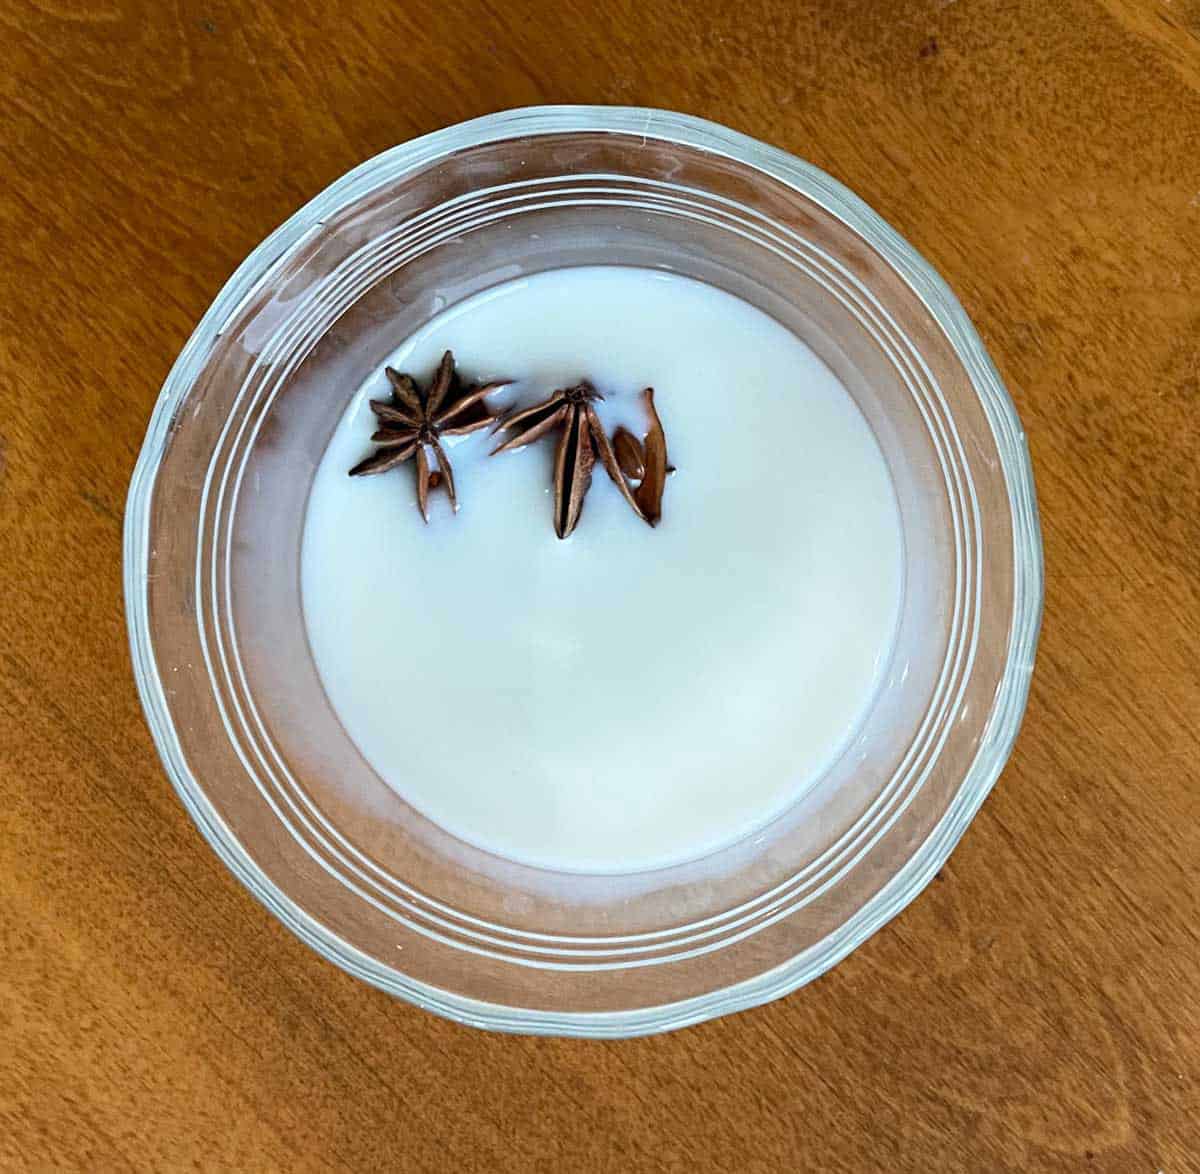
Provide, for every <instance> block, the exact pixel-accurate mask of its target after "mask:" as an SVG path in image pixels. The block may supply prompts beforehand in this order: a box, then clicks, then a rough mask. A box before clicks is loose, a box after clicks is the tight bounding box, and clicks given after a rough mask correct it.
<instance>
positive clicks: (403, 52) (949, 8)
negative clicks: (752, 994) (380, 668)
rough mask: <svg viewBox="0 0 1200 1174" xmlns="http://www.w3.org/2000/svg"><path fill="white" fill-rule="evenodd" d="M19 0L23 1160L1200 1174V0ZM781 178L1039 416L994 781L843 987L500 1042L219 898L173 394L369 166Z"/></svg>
mask: <svg viewBox="0 0 1200 1174" xmlns="http://www.w3.org/2000/svg"><path fill="white" fill-rule="evenodd" d="M338 7H339V6H334V5H325V4H317V3H313V2H312V0H289V2H286V3H285V2H284V0H267V2H263V3H258V4H254V5H243V6H239V5H233V4H228V3H217V2H213V3H201V2H199V0H196V2H188V3H166V2H163V0H144V2H142V0H107V3H105V4H97V5H83V4H71V3H68V0H40V2H38V3H22V2H17V0H3V2H2V3H0V101H2V103H3V122H2V126H3V136H2V143H0V146H2V150H3V158H4V182H3V184H2V185H0V274H2V275H3V299H2V307H0V315H2V319H0V946H2V947H3V956H2V962H0V1168H3V1169H5V1170H10V1169H11V1170H88V1171H102V1170H123V1169H137V1170H150V1169H155V1170H181V1169H193V1168H195V1169H235V1170H256V1171H257V1170H276V1169H278V1170H284V1169H286V1170H331V1169H332V1170H358V1169H362V1170H375V1169H398V1170H399V1169H402V1170H450V1169H452V1170H466V1171H471V1170H487V1171H540V1170H547V1171H566V1170H571V1171H573V1170H589V1171H590V1170H619V1171H626V1170H631V1169H646V1170H680V1171H684V1170H686V1171H696V1170H733V1169H736V1170H740V1171H748V1172H759V1171H789V1172H791V1171H799V1170H813V1171H864V1170H868V1171H872V1170H882V1171H923V1172H924V1171H933V1170H955V1171H957V1170H970V1171H1018V1170H1038V1171H1042V1170H1047V1171H1058V1170H1062V1171H1080V1170H1083V1171H1113V1172H1118V1171H1119V1172H1122V1174H1125V1172H1128V1171H1139V1172H1140V1171H1146V1172H1148V1174H1154V1171H1158V1170H1162V1171H1165V1172H1167V1174H1176V1172H1181V1171H1194V1170H1197V1169H1200V1125H1198V1121H1200V940H1198V937H1197V925H1198V924H1200V885H1198V882H1197V862H1198V861H1200V800H1198V798H1197V796H1198V795H1200V739H1198V735H1197V730H1198V728H1200V721H1198V719H1200V471H1198V470H1200V432H1198V424H1197V419H1198V415H1200V293H1198V291H1200V3H1197V2H1196V0H1055V2H1053V3H1047V2H1046V0H908V2H902V0H886V2H882V0H881V2H877V3H873V4H863V3H860V2H857V0H828V2H825V3H819V4H818V3H797V2H796V0H746V2H744V3H739V4H722V3H719V2H718V0H699V2H698V3H696V4H693V5H691V6H688V5H682V4H677V3H674V2H673V0H670V2H669V0H638V2H636V3H635V0H607V3H604V4H600V5H597V4H595V3H594V0H555V2H554V3H551V2H550V0H544V2H542V0H505V2H504V3H498V2H497V0H444V2H442V3H439V4H420V5H418V4H401V5H396V4H393V3H389V2H387V0H368V2H366V3H360V4H357V5H352V6H349V8H350V12H349V14H347V13H345V12H340V13H339V11H338ZM549 101H557V102H576V101H577V102H619V103H635V104H647V105H655V106H663V107H672V108H676V109H679V110H684V111H688V112H691V113H695V114H700V115H704V116H706V117H709V118H714V119H717V120H719V121H722V122H725V123H728V124H730V125H732V126H734V127H737V128H738V129H741V130H743V131H746V132H748V133H750V134H752V135H755V136H758V137H760V138H764V139H767V140H770V141H772V142H775V143H777V144H779V145H780V146H782V147H785V148H787V149H789V150H792V151H795V152H797V153H799V154H801V155H804V156H806V157H807V158H809V159H811V160H813V161H814V162H815V163H817V164H819V165H820V166H821V167H824V168H826V169H827V170H829V171H830V172H832V173H833V174H834V175H836V176H838V177H839V178H840V179H842V180H844V181H845V182H846V183H848V184H849V185H850V186H851V187H853V188H854V189H856V190H857V191H858V192H859V193H860V194H861V195H863V196H864V197H865V198H866V199H867V200H868V201H869V202H870V203H871V204H872V205H873V206H874V207H875V208H877V209H878V210H879V211H880V212H881V213H882V214H883V215H884V216H885V217H887V218H888V219H889V220H890V221H891V222H892V223H893V224H895V225H896V226H897V227H898V228H899V229H900V230H901V231H902V232H903V233H904V234H905V235H906V236H907V237H908V238H909V239H910V240H912V241H913V242H914V244H915V245H916V246H917V247H918V248H919V249H920V250H921V251H922V252H924V253H925V254H926V256H928V257H929V258H930V259H931V260H932V261H933V262H934V264H935V265H936V266H937V267H938V268H939V269H940V270H941V271H942V273H943V274H945V276H946V277H947V278H948V279H949V281H950V283H951V285H952V286H954V288H955V289H956V290H957V292H958V293H959V296H960V297H961V299H962V300H963V302H964V303H965V305H966V307H967V309H968V311H969V312H970V313H971V314H972V316H973V317H974V318H975V320H976V322H977V323H978V325H979V328H980V330H981V332H982V334H983V336H984V338H985V340H986V342H987V343H988V345H989V347H990V348H991V351H992V354H993V355H994V357H995V359H996V362H997V364H998V365H999V367H1000V369H1001V371H1002V373H1003V375H1004V376H1005V378H1006V380H1007V381H1008V384H1009V387H1010V388H1011V389H1012V392H1013V394H1014V396H1015V398H1016V400H1017V404H1018V407H1019V409H1020V411H1021V413H1022V417H1023V419H1024V421H1025V425H1026V428H1027V430H1028V434H1029V439H1030V444H1031V447H1032V451H1033V456H1034V461H1035V469H1036V473H1037V477H1038V485H1039V491H1040V496H1041V508H1042V520H1043V525H1044V529H1045V541H1046V561H1047V572H1048V580H1047V582H1048V586H1047V598H1046V620H1045V627H1044V630H1043V639H1042V645H1041V652H1040V657H1039V664H1038V670H1037V674H1036V676H1035V678H1034V683H1033V695H1032V699H1031V702H1030V707H1029V713H1028V717H1027V719H1026V724H1025V729H1024V732H1023V734H1022V736H1021V739H1020V742H1019V744H1018V747H1017V751H1016V754H1015V756H1014V758H1013V760H1012V763H1011V765H1010V766H1009V768H1008V769H1007V770H1006V771H1005V773H1004V775H1003V777H1002V779H1001V782H1000V784H999V786H998V787H997V790H996V792H995V794H994V795H993V797H992V798H991V799H990V800H989V801H988V803H987V804H986V805H985V807H984V809H983V812H982V814H981V815H980V816H979V818H978V819H977V820H976V822H975V824H974V825H973V827H972V828H971V831H970V832H969V834H968V835H967V837H966V839H965V840H964V842H963V844H962V845H961V847H960V848H959V849H958V851H957V852H956V853H955V855H954V857H953V859H952V861H951V862H950V865H949V866H948V868H947V869H946V870H945V872H944V873H943V876H942V878H941V879H940V881H939V883H937V884H935V885H934V886H932V887H931V889H930V890H929V891H928V892H927V893H926V894H925V895H924V896H922V897H921V899H920V900H919V901H917V902H916V904H915V905H914V906H913V907H912V908H910V909H909V910H908V911H907V912H905V913H904V914H903V915H902V916H901V917H900V918H899V919H898V920H897V921H895V922H894V923H893V924H891V925H890V926H888V927H887V928H886V929H885V930H884V931H883V932H881V933H879V934H878V935H877V936H876V937H875V938H873V939H872V940H871V941H870V942H868V943H867V944H866V945H865V946H864V947H863V948H862V949H861V950H859V951H858V952H857V953H856V954H854V955H853V956H852V957H851V958H850V959H849V960H847V961H846V962H845V963H843V964H842V965H841V966H839V967H838V968H837V969H836V970H835V971H834V972H833V973H831V974H830V975H829V976H827V977H826V978H824V979H822V980H821V981H819V982H817V983H816V984H815V985H813V986H811V987H809V988H807V989H806V990H804V991H801V992H799V993H797V994H796V995H794V996H792V997H790V998H788V999H786V1000H783V1001H782V1002H779V1003H776V1004H774V1005H772V1006H769V1007H766V1008H762V1009H759V1010H756V1011H753V1012H750V1013H747V1014H743V1015H739V1016H736V1017H734V1018H732V1019H728V1020H724V1021H721V1022H716V1023H711V1024H708V1025H705V1026H701V1027H697V1028H693V1029H690V1030H688V1031H685V1032H682V1033H679V1034H676V1035H673V1036H669V1037H664V1038H656V1039H647V1040H640V1041H634V1042H627V1043H614V1044H587V1043H578V1042H570V1041H558V1040H537V1039H517V1038H502V1037H492V1036H487V1035H483V1034H479V1033H476V1032H472V1031H469V1030H467V1029H464V1028H459V1027H456V1026H454V1025H451V1024H449V1023H444V1022H441V1021H439V1020H437V1019H434V1018H432V1017H431V1016H428V1015H426V1014H423V1013H421V1012H418V1011H416V1010H413V1009H411V1008H409V1007H407V1006H405V1005H403V1004H401V1003H397V1002H393V1001H392V1000H390V999H388V998H387V997H385V996H383V995H381V994H379V993H377V992H375V991H372V990H370V989H367V988H366V987H364V986H361V985H359V984H358V983H356V982H355V981H353V980H352V979H350V978H348V977H347V976H345V975H343V974H341V973H340V972H338V971H337V970H336V969H335V968H334V967H332V966H330V965H328V964H326V963H324V962H322V961H321V960H319V959H318V958H317V957H316V956H315V955H314V954H312V953H310V952H309V951H308V950H307V949H306V948H305V947H304V946H303V945H301V943H300V942H299V941H297V940H295V939H294V938H292V937H291V936H290V935H289V934H288V933H287V932H286V931H285V930H283V929H282V928H281V927H280V926H279V925H278V924H276V923H275V922H274V921H273V920H272V919H271V918H270V917H269V916H268V915H267V914H266V913H265V912H264V911H263V910H262V909H261V908H259V907H258V906H257V905H256V904H255V903H254V902H253V901H252V900H251V899H250V898H249V897H248V896H247V894H246V893H245V892H244V891H243V890H242V889H241V888H240V887H239V886H238V885H237V884H236V882H235V881H234V880H233V879H232V878H231V877H230V876H228V875H227V874H226V873H225V871H224V870H223V869H222V867H221V866H220V865H219V864H218V863H217V861H216V859H215V858H214V857H213V855H212V854H211V853H210V852H209V851H208V849H207V848H206V847H205V846H204V844H203V843H202V842H201V840H200V838H199V836H198V835H197V833H196V832H195V831H194V830H193V828H192V826H191V824H190V823H189V821H188V819H187V817H186V816H185V814H184V812H183V810H182V808H181V807H180V805H179V803H178V802H177V801H176V799H175V797H174V795H173V793H172V792H171V790H170V788H169V787H168V785H167V783H166V781H165V778H164V776H163V773H162V771H161V770H160V768H159V765H158V762H157V760H156V758H155V755H154V752H153V748H152V746H151V744H150V739H149V736H148V734H147V732H146V729H145V727H144V725H143V722H142V718H141V714H140V711H139V708H138V703H137V699H136V697H135V694H134V689H133V685H132V681H131V676H130V669H129V663H128V655H127V651H126V644H125V632H124V622H123V615H122V603H121V571H120V556H121V534H120V530H121V511H122V506H123V498H124V493H125V487H126V484H127V482H128V478H129V475H130V472H131V470H132V467H133V462H134V459H135V456H136V453H137V449H138V447H139V445H140V442H141V437H142V433H143V430H144V427H145V424H146V421H147V418H148V416H149V412H150V409H151V406H152V404H153V403H154V400H155V397H156V395H157V392H158V388H159V385H160V383H161V381H162V378H163V376H164V375H165V373H166V371H167V368H168V366H169V364H170V363H171V361H172V359H173V358H174V356H175V354H176V353H177V352H178V350H179V348H180V347H181V346H182V345H183V343H184V341H185V339H186V338H187V336H188V334H189V332H190V331H191V329H192V327H193V325H194V324H195V322H196V321H197V319H198V318H199V316H200V314H201V313H202V312H203V310H204V309H205V307H206V306H207V304H208V303H209V301H210V300H211V299H212V297H213V296H214V295H215V294H216V292H217V290H218V289H219V288H220V286H221V284H222V282H223V281H224V279H225V277H226V276H227V275H228V274H229V272H230V271H231V270H232V269H233V268H234V266H235V265H236V264H237V263H238V261H239V260H240V259H241V258H242V257H243V256H244V254H245V253H246V252H247V251H248V250H249V248H250V247H251V246H252V245H254V244H255V243H256V242H257V241H258V240H259V239H260V238H261V237H262V236H263V235H264V234H265V233H266V232H268V231H269V230H270V229H271V228H273V227H274V226H275V225H276V224H277V223H279V222H280V221H281V220H283V219H284V218H285V217H286V216H287V215H288V214H289V213H290V212H292V211H293V210H294V209H295V208H296V207H297V206H298V205H299V204H300V203H301V202H302V201H304V200H305V199H307V198H308V197H309V196H311V195H313V194H314V193H316V192H317V191H318V190H320V189H321V188H322V187H323V186H324V185H325V184H327V183H329V182H330V181H331V180H333V179H334V178H335V177H336V176H338V175H339V174H340V173H341V172H343V171H344V170H346V169H347V168H348V167H350V166H351V165H353V164H355V163H357V162H359V161H360V160H362V159H363V158H365V157H367V156H369V155H371V154H373V153H375V152H377V151H379V150H381V149H383V148H385V147H388V146H390V145H392V144H393V143H395V142H398V141H400V140H403V139H406V138H409V137H411V136H412V135H415V134H418V133H420V132H423V131H427V130H431V129H433V128H435V127H438V126H441V125H443V124H446V123H450V122H455V121H458V120H460V119H463V118H467V117H470V116H473V115H477V114H481V113H484V112H486V111H490V110H494V109H497V108H501V107H505V106H512V105H520V104H526V103H535V102H549Z"/></svg>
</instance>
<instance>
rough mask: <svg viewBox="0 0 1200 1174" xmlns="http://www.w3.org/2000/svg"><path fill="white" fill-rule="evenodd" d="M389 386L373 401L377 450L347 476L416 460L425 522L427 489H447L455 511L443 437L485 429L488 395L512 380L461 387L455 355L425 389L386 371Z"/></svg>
mask: <svg viewBox="0 0 1200 1174" xmlns="http://www.w3.org/2000/svg"><path fill="white" fill-rule="evenodd" d="M385 371H386V372H387V377H388V382H389V383H390V384H391V385H392V398H391V400H390V401H389V400H372V401H371V411H373V412H374V413H375V415H376V416H377V417H378V419H379V430H378V431H377V432H376V433H375V434H374V435H373V436H372V437H371V440H372V441H373V442H374V443H375V444H377V445H378V446H379V449H378V451H377V452H374V453H372V454H371V455H370V456H369V457H367V458H366V460H363V461H360V462H359V463H358V464H357V465H355V466H354V468H353V469H351V470H350V476H351V477H362V476H365V475H367V474H369V473H386V472H387V471H388V469H394V468H396V467H397V466H398V465H402V464H403V463H404V462H405V461H407V460H408V459H409V457H413V456H415V457H416V467H417V506H418V508H419V509H420V511H421V516H422V517H423V518H424V519H425V521H426V522H428V521H429V491H430V490H431V489H436V488H438V486H439V485H445V487H446V494H447V496H448V497H449V498H450V504H451V505H452V506H453V507H454V509H455V511H457V510H458V497H457V495H456V494H455V491H454V471H453V470H452V469H451V468H450V458H449V457H448V456H447V455H446V450H445V449H444V448H443V447H442V443H441V439H440V438H441V437H443V436H463V435H466V433H468V432H477V431H478V430H479V429H480V428H486V427H488V425H489V424H491V423H492V422H493V421H494V420H495V419H496V414H495V413H494V412H493V411H492V410H491V408H489V407H488V405H487V403H486V402H485V401H486V397H487V396H489V395H491V393H492V392H493V391H497V390H498V389H499V388H501V387H505V386H507V385H508V383H509V382H510V380H507V379H502V380H495V381H493V382H491V383H484V384H476V385H475V386H473V387H464V386H463V385H462V381H461V380H460V379H459V376H458V372H457V371H456V370H455V366H454V356H453V355H452V354H451V353H450V351H447V352H446V353H445V354H444V355H443V356H442V361H441V363H440V364H439V366H438V369H437V374H436V375H435V376H434V377H433V382H432V383H431V384H430V386H429V388H428V390H422V389H421V387H420V386H418V384H417V383H416V381H415V380H414V379H413V378H412V376H411V375H401V374H400V373H399V372H398V371H393V370H392V368H391V367H386V368H385ZM430 449H432V450H433V452H434V455H435V456H436V457H437V465H438V467H437V469H431V468H430V465H429V450H430Z"/></svg>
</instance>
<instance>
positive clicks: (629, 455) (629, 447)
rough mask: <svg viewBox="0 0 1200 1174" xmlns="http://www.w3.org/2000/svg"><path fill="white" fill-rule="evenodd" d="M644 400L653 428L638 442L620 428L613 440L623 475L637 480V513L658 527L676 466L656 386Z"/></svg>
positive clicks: (634, 437)
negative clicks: (669, 451)
mask: <svg viewBox="0 0 1200 1174" xmlns="http://www.w3.org/2000/svg"><path fill="white" fill-rule="evenodd" d="M642 399H643V400H644V401H645V404H646V412H647V414H648V415H649V417H650V431H649V432H647V433H646V435H645V437H644V438H643V439H642V440H640V441H639V440H638V438H637V437H636V436H634V434H633V433H632V432H630V431H629V429H628V428H625V427H621V428H618V429H617V430H616V432H614V433H613V440H612V443H613V452H614V453H615V454H616V457H617V464H618V466H619V467H620V469H621V472H622V474H623V475H624V476H625V477H627V478H628V479H629V480H630V481H636V482H637V483H638V484H637V488H636V489H635V490H634V491H633V500H634V502H635V504H636V507H637V511H638V513H639V514H640V515H641V516H642V517H643V518H645V520H646V521H647V522H649V523H650V525H651V526H656V525H658V522H659V519H661V518H662V498H663V489H664V488H665V487H666V484H667V474H668V473H674V472H675V466H674V465H672V464H671V463H670V462H669V461H668V460H667V436H666V433H665V432H663V426H662V421H661V420H660V419H659V418H658V409H657V408H655V406H654V388H653V387H647V388H646V390H645V391H643V392H642Z"/></svg>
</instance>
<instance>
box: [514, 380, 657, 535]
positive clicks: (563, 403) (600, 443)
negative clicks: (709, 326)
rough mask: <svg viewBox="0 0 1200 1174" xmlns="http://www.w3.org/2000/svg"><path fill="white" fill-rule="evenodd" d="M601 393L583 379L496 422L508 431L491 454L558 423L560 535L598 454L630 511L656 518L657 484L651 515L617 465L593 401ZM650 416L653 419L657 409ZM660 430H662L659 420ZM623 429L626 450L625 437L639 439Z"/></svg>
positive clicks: (575, 513) (575, 516)
mask: <svg viewBox="0 0 1200 1174" xmlns="http://www.w3.org/2000/svg"><path fill="white" fill-rule="evenodd" d="M650 395H651V398H650V401H649V402H650V404H651V410H652V411H653V393H650ZM603 398H604V397H603V396H602V395H601V394H600V393H599V392H598V391H597V390H596V389H595V388H594V387H593V386H592V385H591V384H590V383H589V382H588V381H587V380H586V379H585V380H583V381H582V382H580V383H577V384H575V385H574V386H573V387H565V388H561V389H559V390H558V391H556V392H555V393H554V394H553V395H552V396H550V398H549V399H546V400H543V401H542V402H541V403H540V404H535V405H534V406H533V407H532V408H527V409H526V410H525V411H523V412H518V413H517V414H516V415H514V416H510V417H508V419H506V420H503V421H502V422H501V424H500V428H501V429H502V430H504V431H507V432H511V433H512V435H511V436H510V437H509V438H508V439H507V440H506V441H504V443H503V444H501V445H499V446H498V447H497V448H495V449H494V450H493V451H492V455H493V456H495V455H496V454H497V453H502V452H512V451H515V450H516V449H519V448H524V447H525V446H526V445H527V444H532V443H533V442H534V441H535V440H540V439H541V438H542V437H543V436H545V435H547V434H548V433H550V432H552V431H553V430H554V429H556V428H557V429H560V431H561V434H560V436H559V439H558V452H557V454H556V456H555V461H554V532H555V533H556V534H557V535H558V536H559V538H566V537H567V535H568V534H570V533H571V531H572V530H574V529H575V527H576V525H577V524H578V522H579V515H580V513H581V512H582V510H583V499H584V498H585V497H586V496H587V491H588V489H589V488H590V487H591V484H592V469H593V468H594V467H595V464H596V458H597V457H599V458H600V463H601V464H602V465H603V466H604V468H605V471H606V472H607V473H608V475H609V476H610V477H611V478H612V480H613V483H614V484H615V485H616V486H617V488H618V489H619V490H620V491H621V494H622V496H623V497H624V498H625V500H626V501H627V502H628V503H629V505H630V507H631V508H632V509H633V511H634V513H636V514H637V515H638V517H639V518H641V519H642V520H643V521H646V522H649V523H650V524H651V525H654V523H655V522H657V521H658V512H657V511H658V503H659V502H661V499H662V491H661V488H659V490H658V496H657V500H656V501H655V502H654V507H655V510H656V512H655V514H654V517H653V520H652V519H651V517H650V516H649V515H648V514H647V512H646V510H645V508H644V506H643V503H642V501H640V500H639V496H638V494H635V493H634V492H633V491H632V490H631V489H630V487H629V483H628V482H627V481H626V479H625V476H624V475H623V473H622V471H621V466H620V463H619V462H618V460H617V455H616V453H614V451H613V446H612V444H611V443H610V442H609V439H608V435H607V434H606V433H605V431H604V425H603V424H602V423H601V421H600V417H599V416H598V415H597V413H596V409H595V407H594V406H593V405H594V403H595V402H596V400H600V399H603ZM654 419H655V421H656V423H657V420H658V417H657V415H655V417H654ZM658 431H659V433H661V431H662V429H661V426H660V427H659V429H658ZM626 435H627V436H628V441H627V442H623V443H624V444H625V447H626V448H627V450H629V442H632V443H633V444H634V445H637V443H638V442H637V441H636V440H635V439H634V437H633V436H632V434H631V433H626ZM647 440H649V437H648V438H647ZM639 448H640V446H639ZM630 451H631V450H630ZM656 453H657V450H656ZM662 456H663V464H664V465H665V463H666V442H665V440H664V441H663V443H662ZM664 475H665V473H664ZM642 484H643V485H644V484H645V479H643V480H642ZM639 490H640V486H639ZM647 496H652V495H647Z"/></svg>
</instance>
